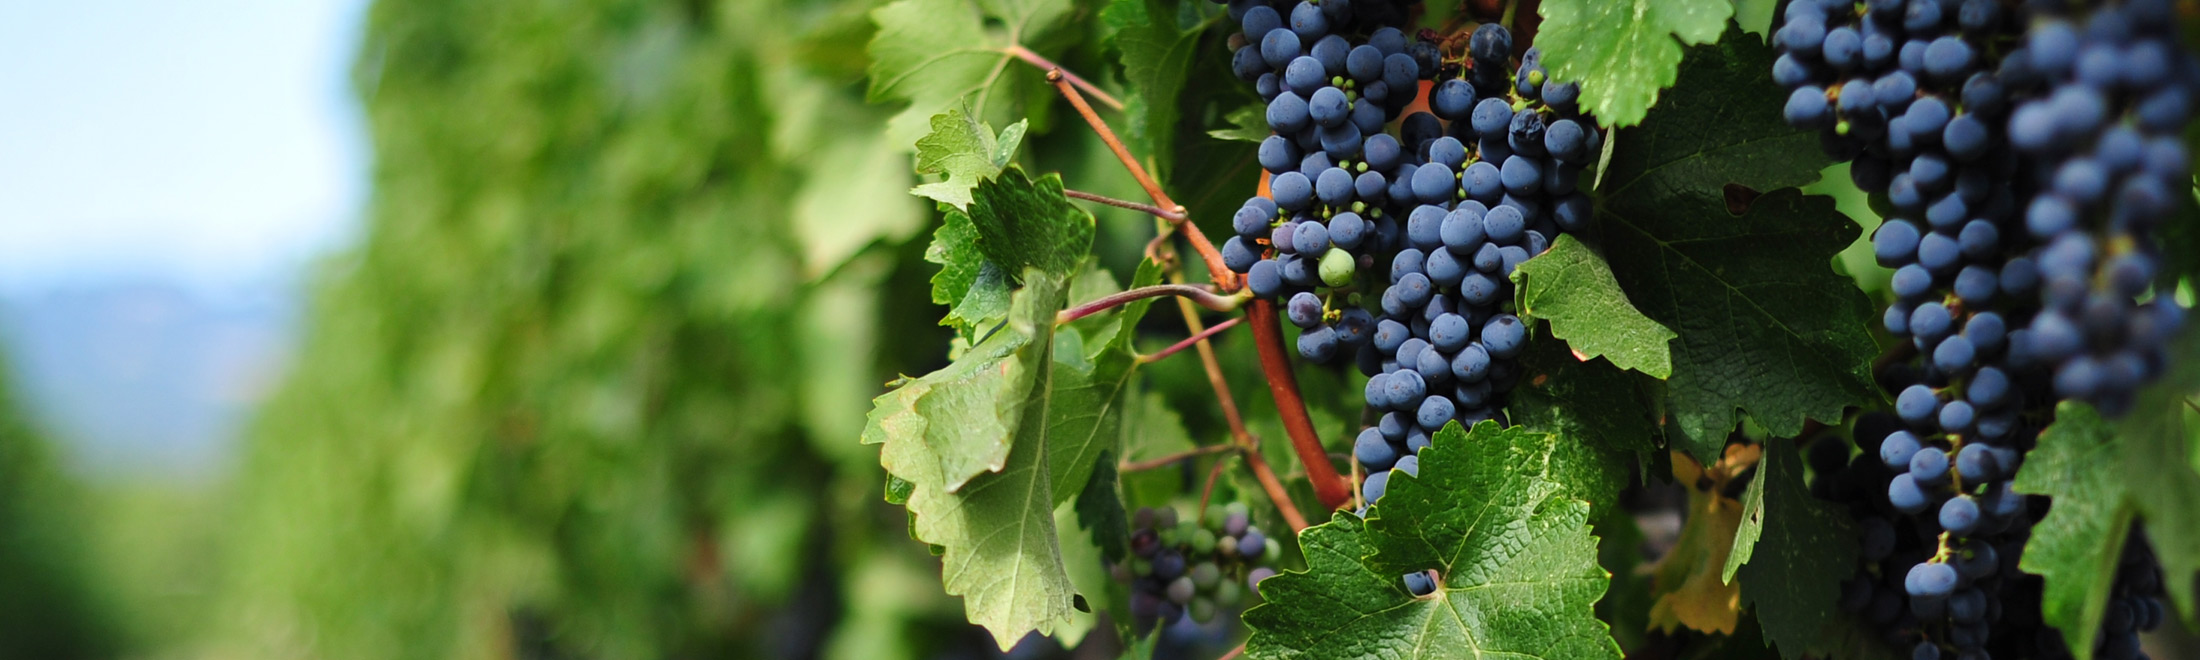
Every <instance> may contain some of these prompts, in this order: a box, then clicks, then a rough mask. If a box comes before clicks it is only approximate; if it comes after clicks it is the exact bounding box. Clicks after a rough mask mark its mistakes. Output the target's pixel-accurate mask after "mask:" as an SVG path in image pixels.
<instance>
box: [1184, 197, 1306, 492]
mask: <svg viewBox="0 0 2200 660" xmlns="http://www.w3.org/2000/svg"><path fill="white" fill-rule="evenodd" d="M1155 224H1156V227H1155V228H1154V229H1155V231H1156V232H1159V233H1160V236H1167V235H1168V234H1167V230H1168V226H1167V225H1165V224H1162V223H1155ZM1155 240H1156V241H1159V240H1160V237H1159V236H1157V237H1156V239H1155ZM1159 248H1160V249H1159V250H1158V254H1160V256H1162V257H1166V258H1167V260H1166V261H1164V262H1163V263H1166V264H1168V273H1169V281H1171V282H1176V283H1178V284H1182V283H1183V282H1184V270H1183V268H1181V267H1180V266H1179V265H1178V264H1177V260H1176V250H1175V249H1174V248H1173V247H1171V246H1170V245H1169V244H1168V243H1167V242H1160V243H1159ZM1176 309H1177V311H1178V312H1181V313H1182V314H1183V316H1184V327H1185V328H1187V329H1189V330H1191V331H1192V334H1193V335H1195V336H1196V335H1202V334H1207V330H1206V329H1204V328H1202V327H1200V326H1201V325H1202V324H1201V322H1200V320H1199V310H1196V309H1193V308H1192V301H1190V300H1185V299H1183V298H1178V299H1176ZM1239 318H1243V317H1239ZM1236 320H1237V319H1231V320H1230V321H1224V322H1223V324H1222V325H1228V324H1229V323H1232V322H1235V321H1236ZM1217 327H1220V326H1217ZM1193 345H1194V346H1195V347H1197V349H1198V351H1199V364H1200V368H1201V369H1203V370H1205V371H1206V372H1207V385H1208V386H1209V387H1212V388H1214V391H1215V402H1216V404H1217V405H1219V406H1221V408H1222V419H1223V421H1225V422H1228V423H1229V425H1230V438H1231V440H1233V441H1235V442H1236V443H1237V445H1238V446H1239V447H1243V448H1244V449H1245V456H1246V458H1247V462H1246V465H1248V466H1250V467H1251V468H1252V470H1253V477H1254V479H1255V480H1256V481H1259V482H1260V488H1261V490H1262V491H1263V492H1266V493H1267V494H1268V501H1269V502H1271V503H1273V504H1275V506H1276V512H1277V513H1278V514H1281V515H1282V516H1283V519H1284V521H1285V522H1287V523H1290V524H1291V532H1292V533H1293V534H1297V533H1298V531H1299V530H1301V529H1305V528H1306V516H1305V515H1302V514H1300V513H1299V505H1298V504H1297V503H1296V502H1292V501H1291V492H1290V491H1287V490H1284V488H1283V482H1282V481H1281V480H1278V479H1277V478H1276V473H1275V471H1274V470H1270V469H1269V468H1268V461H1266V460H1263V459H1262V458H1261V456H1260V440H1259V439H1258V438H1254V437H1253V434H1252V432H1250V431H1247V430H1245V416H1244V415H1241V414H1239V413H1238V407H1237V396H1236V395H1233V394H1231V393H1230V381H1229V379H1227V378H1224V377H1223V375H1222V361H1221V360H1220V359H1218V358H1216V357H1215V346H1214V342H1211V341H1207V340H1206V339H1201V340H1199V341H1198V342H1197V343H1195V344H1193Z"/></svg>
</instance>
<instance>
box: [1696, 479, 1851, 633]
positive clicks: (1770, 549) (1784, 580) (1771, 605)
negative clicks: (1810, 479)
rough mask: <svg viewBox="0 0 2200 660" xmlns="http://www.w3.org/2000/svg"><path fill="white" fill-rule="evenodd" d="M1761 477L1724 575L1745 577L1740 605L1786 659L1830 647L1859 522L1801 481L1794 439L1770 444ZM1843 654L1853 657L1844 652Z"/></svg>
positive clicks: (1753, 484) (1752, 485) (1745, 498)
mask: <svg viewBox="0 0 2200 660" xmlns="http://www.w3.org/2000/svg"><path fill="white" fill-rule="evenodd" d="M1765 446H1766V450H1765V457H1764V459H1763V460H1761V461H1759V462H1758V463H1757V478H1756V479H1753V480H1751V481H1750V482H1749V491H1748V492H1747V493H1744V494H1743V495H1742V526H1741V528H1740V529H1739V530H1737V532H1736V534H1735V536H1734V549H1733V552H1732V553H1730V554H1728V555H1727V560H1726V572H1725V574H1724V575H1722V576H1721V578H1720V579H1722V580H1725V581H1729V582H1731V581H1733V580H1734V579H1735V578H1736V577H1739V578H1740V579H1741V588H1742V603H1743V605H1744V606H1746V607H1748V608H1749V610H1750V613H1751V614H1753V615H1755V616H1756V618H1757V623H1758V625H1759V626H1760V627H1762V628H1763V630H1764V636H1765V643H1766V644H1767V645H1775V644H1776V645H1778V646H1779V647H1780V655H1781V656H1782V657H1785V658H1787V659H1788V660H1795V659H1796V658H1800V657H1802V655H1803V654H1804V652H1806V651H1825V650H1829V648H1828V643H1827V642H1826V641H1824V640H1826V639H1827V637H1828V636H1829V635H1838V626H1839V625H1840V624H1841V623H1842V622H1841V621H1840V619H1842V618H1843V616H1842V613H1841V612H1840V611H1839V608H1838V607H1837V605H1838V603H1839V601H1840V598H1841V581H1842V580H1844V579H1847V578H1848V577H1849V575H1850V574H1852V573H1853V572H1855V570H1856V558H1857V554H1858V549H1857V540H1856V539H1857V533H1856V525H1855V523H1854V522H1852V521H1850V520H1849V516H1848V515H1847V514H1846V513H1844V512H1842V511H1841V510H1840V509H1839V508H1837V507H1834V506H1831V505H1828V504H1826V503H1824V502H1820V501H1818V500H1817V498H1814V497H1812V496H1811V494H1810V489H1809V488H1807V487H1805V486H1804V485H1803V459H1802V457H1801V456H1800V455H1799V454H1798V452H1796V450H1795V444H1794V443H1793V442H1789V441H1786V440H1774V441H1771V442H1770V443H1769V444H1767V445H1765ZM1838 657H1854V656H1853V655H1840V656H1838Z"/></svg>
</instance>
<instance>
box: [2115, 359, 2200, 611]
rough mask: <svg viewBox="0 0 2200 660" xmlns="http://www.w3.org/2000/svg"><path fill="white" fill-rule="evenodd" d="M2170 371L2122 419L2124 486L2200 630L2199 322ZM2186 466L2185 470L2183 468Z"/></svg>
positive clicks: (2176, 596)
mask: <svg viewBox="0 0 2200 660" xmlns="http://www.w3.org/2000/svg"><path fill="white" fill-rule="evenodd" d="M2169 352H2170V355H2169V364H2170V370H2169V373H2167V374H2165V375H2163V377H2162V379H2161V380H2160V381H2157V382H2156V383H2154V384H2153V385H2150V386H2148V387H2147V388H2145V389H2143V390H2140V392H2139V398H2138V401H2137V403H2136V404H2135V405H2133V406H2132V413H2131V414H2130V415H2127V416H2126V417H2124V419H2123V420H2121V421H2120V422H2118V423H2117V427H2116V435H2117V437H2118V438H2121V439H2122V440H2123V442H2124V444H2125V447H2124V456H2123V458H2124V462H2123V465H2122V466H2121V467H2109V468H2105V469H2108V470H2111V471H2114V472H2115V473H2117V474H2119V475H2121V476H2123V477H2125V487H2126V488H2127V489H2129V492H2130V494H2131V498H2132V500H2133V501H2134V502H2135V503H2136V504H2137V505H2138V507H2139V516H2140V517H2141V518H2143V519H2145V520H2146V522H2147V538H2148V539H2151V540H2152V541H2153V542H2154V556H2155V558H2156V559H2157V560H2159V561H2160V562H2161V564H2162V572H2163V575H2165V576H2167V577H2168V579H2165V580H2163V586H2164V587H2165V588H2166V589H2167V590H2168V592H2169V596H2170V600H2171V601H2172V602H2174V603H2176V605H2177V608H2178V610H2179V611H2180V612H2183V613H2184V620H2185V623H2186V625H2187V626H2188V627H2196V628H2200V607H2196V605H2200V603H2195V602H2194V593H2193V591H2194V589H2195V587H2200V516H2195V515H2193V512H2194V511H2200V462H2196V461H2200V408H2196V407H2195V406H2196V405H2200V399H2196V397H2200V326H2194V325H2191V324H2187V325H2186V326H2185V329H2184V331H2183V332H2182V333H2180V335H2179V336H2178V337H2177V338H2176V339H2175V340H2174V341H2173V342H2172V343H2171V344H2170V346H2169ZM2180 466H2182V467H2183V469H2180Z"/></svg>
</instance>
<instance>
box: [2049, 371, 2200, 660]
mask: <svg viewBox="0 0 2200 660" xmlns="http://www.w3.org/2000/svg"><path fill="white" fill-rule="evenodd" d="M2158 404H2160V405H2154V406H2142V407H2138V408H2136V409H2135V410H2134V412H2133V413H2132V414H2131V416H2130V417H2128V418H2126V419H2124V420H2121V421H2120V422H2118V423H2111V422H2109V421H2107V420H2104V419H2102V418H2101V416H2100V414H2099V413H2097V412H2095V411H2094V410H2093V408H2092V407H2091V406H2087V405H2084V404H2081V403H2074V402H2064V403H2063V404H2062V405H2060V406H2056V408H2055V423H2054V425H2052V426H2049V427H2048V428H2047V431H2046V432H2044V433H2041V434H2040V439H2039V447H2038V448H2037V449H2034V450H2032V452H2031V453H2030V454H2027V455H2026V456H2025V461H2024V466H2023V467H2022V468H2019V469H2018V470H2017V478H2016V480H2015V481H2014V482H2013V483H2012V485H2013V486H2014V487H2015V488H2016V489H2017V491H2018V492H2023V493H2033V494H2042V495H2051V496H2054V498H2055V500H2054V506H2053V507H2052V508H2050V509H2049V510H2048V512H2047V516H2046V517H2044V518H2041V519H2040V522H2039V524H2038V525H2035V526H2034V527H2033V529H2032V540H2031V542H2030V543H2028V544H2027V545H2026V546H2025V552H2024V558H2023V560H2022V562H2021V563H2019V564H2018V566H2019V567H2020V568H2022V569H2024V571H2025V572H2028V573H2034V574H2037V575H2040V576H2042V577H2044V578H2046V581H2047V584H2046V588H2045V592H2044V593H2043V594H2042V596H2041V603H2040V612H2041V616H2042V618H2044V619H2045V620H2046V621H2047V623H2048V624H2049V625H2053V626H2055V628H2057V629H2059V630H2061V631H2062V633H2063V639H2064V640H2066V641H2068V642H2069V644H2070V648H2071V650H2072V651H2073V652H2074V653H2076V654H2077V657H2078V658H2079V659H2080V660H2084V659H2085V658H2087V657H2089V656H2090V655H2091V653H2092V649H2093V642H2094V639H2095V637H2096V636H2097V635H2098V631H2099V628H2100V623H2101V618H2102V617H2103V616H2104V615H2105V614H2106V612H2107V608H2108V592H2109V588H2110V587H2111V586H2112V585H2113V583H2114V580H2115V576H2116V566H2117V563H2118V560H2119V559H2120V558H2121V557H2122V553H2123V544H2124V543H2125V542H2126V540H2127V534H2126V533H2125V532H2126V530H2128V529H2129V528H2130V525H2131V523H2132V522H2133V521H2134V520H2138V519H2144V520H2145V521H2146V523H2147V536H2148V538H2149V539H2151V540H2152V541H2153V546H2154V548H2155V550H2156V556H2157V558H2159V559H2160V560H2161V562H2162V568H2163V573H2164V575H2166V576H2167V579H2165V580H2163V586H2165V587H2166V588H2168V589H2169V591H2170V596H2171V598H2172V599H2173V600H2175V601H2176V602H2177V604H2178V606H2179V609H2180V610H2182V611H2183V612H2185V613H2186V617H2187V619H2188V620H2190V618H2191V612H2192V610H2191V609H2190V608H2191V603H2192V601H2191V598H2192V595H2193V575H2194V568H2193V567H2194V560H2195V559H2194V554H2195V553H2200V550H2196V549H2195V548H2194V547H2193V544H2194V543H2195V542H2196V541H2194V538H2195V537H2194V534H2195V527H2196V526H2200V521H2194V520H2193V517H2192V511H2193V510H2194V508H2195V507H2200V473H2196V472H2195V471H2194V470H2193V469H2192V466H2191V463H2190V457H2188V456H2187V455H2186V452H2187V447H2186V438H2187V435H2186V434H2187V433H2188V430H2187V429H2186V428H2185V422H2186V419H2187V412H2186V411H2185V410H2184V409H2183V407H2182V406H2179V405H2177V404H2176V403H2175V401H2174V399H2169V400H2158Z"/></svg>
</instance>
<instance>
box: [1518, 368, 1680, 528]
mask: <svg viewBox="0 0 2200 660" xmlns="http://www.w3.org/2000/svg"><path fill="white" fill-rule="evenodd" d="M1521 368H1522V369H1523V370H1524V374H1525V375H1524V376H1523V377H1522V378H1521V385H1520V386H1519V387H1516V388H1514V389H1513V394H1512V401H1511V403H1510V404H1509V407H1508V418H1509V419H1511V420H1512V422H1513V423H1514V424H1516V425H1518V426H1519V427H1520V428H1522V429H1524V430H1527V431H1532V432H1536V433H1544V434H1549V435H1551V436H1552V437H1557V438H1563V439H1565V441H1564V442H1559V443H1554V444H1553V452H1554V455H1553V456H1552V457H1551V458H1552V461H1553V465H1554V466H1560V467H1558V468H1554V469H1558V470H1559V471H1562V472H1564V473H1565V474H1566V475H1568V478H1567V479H1566V481H1568V482H1569V485H1571V486H1572V487H1573V489H1574V493H1575V496H1576V497H1578V498H1580V499H1582V500H1586V501H1588V502H1589V504H1590V506H1591V507H1592V508H1593V509H1594V510H1593V511H1591V512H1590V516H1591V517H1596V518H1601V517H1603V516H1604V514H1605V511H1606V509H1608V508H1610V507H1611V505H1613V504H1615V503H1616V502H1617V500H1618V493H1619V489H1621V488H1624V487H1626V486H1627V480H1628V478H1629V477H1630V476H1631V473H1632V470H1633V468H1634V466H1635V465H1636V464H1638V463H1640V462H1641V461H1642V460H1643V459H1644V457H1645V456H1647V455H1648V454H1649V453H1650V452H1652V451H1655V450H1656V448H1657V446H1656V436H1657V428H1656V427H1655V426H1653V425H1652V424H1651V421H1650V408H1649V404H1648V403H1647V402H1646V401H1644V399H1643V394H1642V392H1641V390H1640V389H1639V388H1637V387H1635V383H1634V379H1635V378H1637V377H1636V376H1633V375H1631V374H1629V373H1627V372H1625V371H1621V370H1619V369H1618V368H1617V367H1613V366H1612V363H1610V362H1607V361H1604V360H1601V359H1599V360H1590V361H1587V362H1584V361H1581V360H1578V359H1575V357H1574V355H1573V354H1572V353H1569V352H1567V350H1566V345H1565V344H1564V343H1562V342H1559V341H1557V340H1554V339H1551V338H1550V336H1549V335H1547V334H1546V335H1540V336H1538V337H1537V338H1536V340H1535V341H1532V342H1529V346H1528V353H1527V355H1525V356H1524V357H1522V359H1521Z"/></svg>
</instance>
